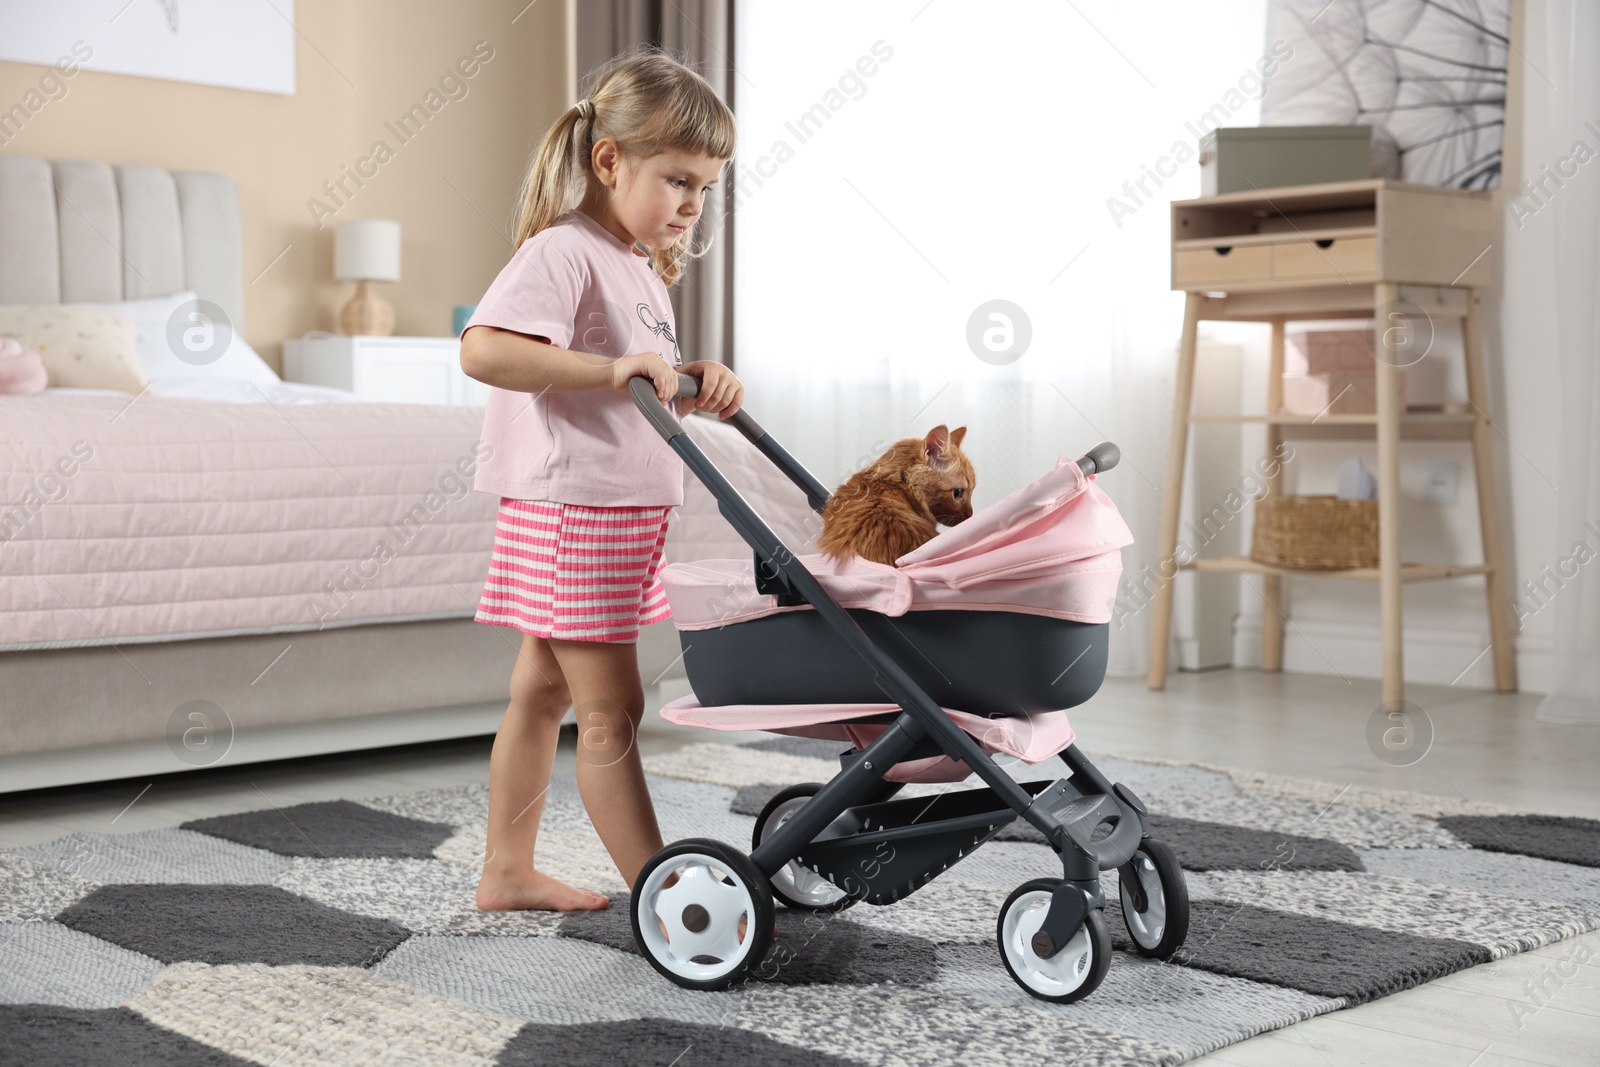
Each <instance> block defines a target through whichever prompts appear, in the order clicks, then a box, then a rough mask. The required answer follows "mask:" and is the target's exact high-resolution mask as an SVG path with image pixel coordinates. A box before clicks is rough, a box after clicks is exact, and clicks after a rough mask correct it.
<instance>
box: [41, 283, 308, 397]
mask: <svg viewBox="0 0 1600 1067" xmlns="http://www.w3.org/2000/svg"><path fill="white" fill-rule="evenodd" d="M65 306H66V307H84V308H93V309H94V310H96V311H105V312H109V313H110V314H112V315H119V316H121V317H122V318H125V319H131V320H133V324H134V325H135V326H136V327H137V328H138V331H139V339H138V355H139V364H140V366H141V367H143V368H144V376H145V378H147V379H148V380H150V381H151V382H159V381H163V380H166V379H170V378H226V379H229V380H231V381H242V382H276V381H279V380H280V379H279V378H278V376H277V374H275V373H274V372H273V370H272V368H271V367H269V366H267V364H266V361H265V360H263V359H262V358H261V357H260V356H259V355H258V354H257V353H256V350H255V349H253V348H251V347H250V346H249V345H248V344H246V343H245V339H244V338H243V337H241V336H240V335H239V331H237V330H235V329H234V328H233V324H232V323H231V322H229V321H228V318H227V315H226V313H225V312H223V310H222V309H221V308H220V307H218V306H217V305H216V304H213V303H212V302H211V301H209V300H201V299H200V298H199V297H197V296H196V295H195V294H194V292H192V291H188V292H182V293H173V294H172V295H171V296H157V297H151V298H149V299H146V300H123V301H118V302H116V303H110V304H87V303H86V304H68V305H65Z"/></svg>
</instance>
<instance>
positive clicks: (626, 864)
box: [550, 638, 661, 886]
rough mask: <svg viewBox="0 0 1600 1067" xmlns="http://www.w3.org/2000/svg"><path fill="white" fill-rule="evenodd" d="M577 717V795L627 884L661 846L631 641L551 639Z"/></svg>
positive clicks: (641, 694) (641, 692)
mask: <svg viewBox="0 0 1600 1067" xmlns="http://www.w3.org/2000/svg"><path fill="white" fill-rule="evenodd" d="M550 649H551V651H552V652H553V653H554V654H555V657H556V660H557V661H558V662H559V663H560V664H561V673H562V674H563V675H564V676H565V677H566V680H567V684H568V686H569V687H570V689H571V692H572V701H573V708H574V709H575V712H576V715H577V720H578V793H579V794H580V795H581V796H582V797H583V804H584V807H585V808H587V809H588V811H589V819H590V821H592V822H593V823H594V828H595V830H596V831H598V832H599V834H600V840H601V841H602V842H603V843H604V844H605V846H606V851H607V852H609V853H611V859H612V862H614V863H615V864H616V865H617V870H618V872H620V873H621V875H622V877H623V880H624V881H626V882H627V883H628V884H629V885H630V886H631V885H632V884H633V881H634V878H636V877H637V876H638V874H639V871H640V869H641V868H642V867H644V865H645V862H646V861H647V860H649V859H650V857H651V856H653V855H655V853H657V852H658V851H660V849H661V830H660V828H659V827H658V826H657V824H656V812H655V808H654V807H653V806H652V805H651V803H650V792H649V790H648V788H647V787H646V786H645V781H644V768H643V767H642V766H641V765H640V763H639V746H638V745H637V744H636V743H635V740H636V738H637V735H638V730H639V720H640V718H641V717H643V715H644V686H643V684H642V683H641V682H640V680H639V660H638V650H637V648H636V646H634V645H632V644H622V643H616V642H604V641H567V640H561V639H558V638H551V640H550Z"/></svg>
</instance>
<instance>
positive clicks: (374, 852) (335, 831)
mask: <svg viewBox="0 0 1600 1067" xmlns="http://www.w3.org/2000/svg"><path fill="white" fill-rule="evenodd" d="M181 829H184V830H194V831H196V832H198V833H202V834H210V835H211V836H212V837H220V838H223V839H224V840H227V841H234V842H237V843H239V844H241V845H250V846H252V847H254V848H260V849H265V850H266V851H268V852H276V853H277V854H278V855H280V856H319V857H321V858H322V859H377V858H379V857H389V858H393V859H430V858H432V856H433V850H434V849H436V848H438V847H439V846H440V845H442V844H443V843H444V842H445V840H446V839H448V838H449V837H450V835H451V834H452V833H454V832H455V828H454V827H452V826H449V825H447V824H445V823H439V822H424V821H423V820H421V819H411V818H407V817H406V816H404V815H395V814H393V813H391V812H387V811H378V810H376V809H374V808H369V807H367V806H365V805H363V804H356V803H354V802H352V801H349V800H331V801H325V802H322V803H315V804H296V805H294V806H293V807H288V808H268V809H267V810H265V811H246V812H241V813H240V814H238V815H218V816H215V817H213V818H210V819H195V820H193V821H191V822H186V823H184V824H183V826H182V827H181Z"/></svg>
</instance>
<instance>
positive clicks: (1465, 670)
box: [1233, 615, 1550, 693]
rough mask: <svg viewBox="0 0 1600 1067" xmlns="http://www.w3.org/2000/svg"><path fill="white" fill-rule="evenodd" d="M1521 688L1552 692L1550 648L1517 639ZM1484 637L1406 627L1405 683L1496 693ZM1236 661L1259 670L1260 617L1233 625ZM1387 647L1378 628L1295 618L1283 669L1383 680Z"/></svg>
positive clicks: (1242, 618)
mask: <svg viewBox="0 0 1600 1067" xmlns="http://www.w3.org/2000/svg"><path fill="white" fill-rule="evenodd" d="M1514 640H1515V642H1516V648H1517V653H1516V658H1517V688H1518V691H1520V692H1523V693H1543V692H1546V691H1548V688H1549V679H1550V649H1549V648H1548V647H1547V646H1546V644H1545V643H1544V642H1540V641H1530V640H1528V639H1527V638H1526V637H1518V638H1515V639H1514ZM1488 643H1489V638H1488V636H1487V635H1486V634H1478V633H1473V632H1471V631H1464V630H1445V629H1439V628H1436V627H1422V626H1407V627H1406V628H1405V671H1406V680H1407V681H1410V682H1416V683H1418V684H1425V685H1454V686H1457V687H1459V688H1464V689H1493V688H1494V662H1493V654H1492V653H1489V652H1485V651H1484V649H1485V647H1486V646H1487V645H1488ZM1233 662H1234V665H1235V666H1238V667H1254V668H1258V669H1259V668H1260V666H1261V616H1259V615H1239V616H1237V617H1235V619H1234V621H1233ZM1382 664H1383V645H1382V641H1381V639H1380V637H1379V635H1378V630H1377V627H1376V626H1375V625H1371V624H1367V623H1351V622H1333V621H1328V620H1319V619H1298V618H1297V619H1292V620H1291V625H1290V626H1289V627H1288V628H1287V629H1286V630H1285V631H1284V640H1283V669H1284V670H1286V671H1292V672H1294V673H1297V674H1332V675H1342V676H1344V677H1347V678H1365V679H1378V678H1381V677H1383V670H1382Z"/></svg>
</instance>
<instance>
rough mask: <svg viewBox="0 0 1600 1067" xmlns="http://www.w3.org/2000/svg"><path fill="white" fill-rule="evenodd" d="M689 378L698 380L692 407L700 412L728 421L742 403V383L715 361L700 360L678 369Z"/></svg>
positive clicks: (731, 372)
mask: <svg viewBox="0 0 1600 1067" xmlns="http://www.w3.org/2000/svg"><path fill="white" fill-rule="evenodd" d="M678 370H679V371H681V372H682V373H684V374H687V375H689V377H691V378H698V379H700V392H699V395H697V396H695V397H693V398H692V400H693V403H692V406H693V407H697V408H699V409H700V410H701V411H714V412H717V413H719V414H720V415H721V417H722V418H724V419H730V418H732V417H733V416H734V414H735V413H736V412H737V411H738V410H739V406H740V405H741V404H743V403H744V383H743V382H741V381H739V379H738V378H736V377H734V373H733V371H731V370H729V369H728V368H727V366H726V365H725V364H722V363H718V362H716V361H715V360H709V359H702V360H696V361H695V362H693V363H685V364H684V365H683V366H681V367H679V368H678Z"/></svg>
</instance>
